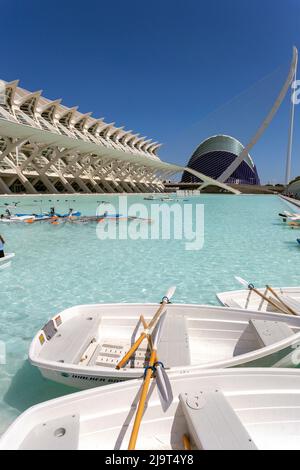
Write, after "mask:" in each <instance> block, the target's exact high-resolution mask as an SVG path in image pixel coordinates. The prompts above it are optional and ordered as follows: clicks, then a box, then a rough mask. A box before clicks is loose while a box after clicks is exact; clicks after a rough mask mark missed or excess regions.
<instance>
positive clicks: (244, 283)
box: [234, 276, 250, 288]
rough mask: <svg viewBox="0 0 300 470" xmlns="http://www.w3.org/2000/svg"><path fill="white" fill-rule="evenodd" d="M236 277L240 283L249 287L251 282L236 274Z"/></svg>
mask: <svg viewBox="0 0 300 470" xmlns="http://www.w3.org/2000/svg"><path fill="white" fill-rule="evenodd" d="M234 277H235V279H236V280H237V282H239V283H240V284H242V286H245V287H247V288H248V287H249V284H250V283H249V282H247V281H245V279H243V278H242V277H239V276H234Z"/></svg>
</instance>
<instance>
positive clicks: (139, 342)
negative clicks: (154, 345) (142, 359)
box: [116, 333, 147, 369]
mask: <svg viewBox="0 0 300 470" xmlns="http://www.w3.org/2000/svg"><path fill="white" fill-rule="evenodd" d="M146 336H147V335H146V333H142V334H141V336H140V337H139V339H138V340H137V341H136V342H135V343H134V345H133V346H132V347H131V348H130V350H129V351H128V353H127V354H125V356H124V357H123V359H122V360H121V361H120V362H119V364H118V365H117V366H116V369H122V367H124V366H125V364H126V363H127V362H128V361H129V359H130V358H131V356H132V355H133V354H134V353H135V351H136V350H137V349H138V347H139V345H140V344H141V343H142V342H143V341H144V339H145V338H146Z"/></svg>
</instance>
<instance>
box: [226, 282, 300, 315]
mask: <svg viewBox="0 0 300 470" xmlns="http://www.w3.org/2000/svg"><path fill="white" fill-rule="evenodd" d="M257 290H258V291H259V292H260V293H261V294H263V295H265V296H266V297H268V298H271V299H272V300H273V301H274V300H275V301H276V299H274V296H273V295H272V294H271V295H270V293H268V291H267V290H266V289H257ZM273 290H274V292H275V293H276V294H277V295H278V296H279V297H280V298H281V299H282V300H283V301H284V303H285V304H286V305H288V306H289V307H290V308H292V309H293V310H294V311H295V312H296V313H297V314H299V315H300V287H278V288H273ZM217 298H218V300H219V302H220V303H221V304H222V305H224V306H225V307H230V308H243V309H247V310H257V311H259V312H274V311H276V312H280V311H282V310H281V309H280V304H279V303H278V302H277V303H278V309H277V310H276V309H275V307H274V306H273V305H271V304H270V303H268V302H267V301H266V300H264V299H262V298H261V297H259V296H258V295H257V294H256V293H255V292H254V291H253V290H249V289H244V290H236V291H229V292H222V293H220V294H217Z"/></svg>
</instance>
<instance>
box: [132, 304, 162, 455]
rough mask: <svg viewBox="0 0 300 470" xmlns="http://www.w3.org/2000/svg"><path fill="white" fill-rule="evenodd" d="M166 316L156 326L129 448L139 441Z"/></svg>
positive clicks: (133, 447)
mask: <svg viewBox="0 0 300 470" xmlns="http://www.w3.org/2000/svg"><path fill="white" fill-rule="evenodd" d="M165 316H166V313H165V314H164V315H162V316H161V317H160V319H159V321H158V323H157V326H156V332H155V335H154V336H155V337H154V339H153V349H152V352H151V357H150V361H149V365H148V368H147V370H146V374H145V378H144V383H143V387H142V391H141V396H140V401H139V404H138V408H137V412H136V415H135V420H134V425H133V429H132V433H131V437H130V441H129V446H128V450H134V449H135V446H136V441H137V438H138V433H139V430H140V426H141V422H142V418H143V414H144V410H145V404H146V400H147V395H148V390H149V386H150V381H151V377H152V375H153V366H154V364H155V362H156V360H157V347H158V344H159V340H160V337H161V332H162V326H163V322H164V319H165Z"/></svg>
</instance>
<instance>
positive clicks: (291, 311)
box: [266, 286, 298, 316]
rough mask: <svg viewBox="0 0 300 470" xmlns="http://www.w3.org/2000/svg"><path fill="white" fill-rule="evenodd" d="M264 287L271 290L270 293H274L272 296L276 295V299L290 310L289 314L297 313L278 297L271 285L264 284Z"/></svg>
mask: <svg viewBox="0 0 300 470" xmlns="http://www.w3.org/2000/svg"><path fill="white" fill-rule="evenodd" d="M266 288H267V289H268V290H269V291H270V292H271V294H273V295H274V297H276V299H277V300H278V301H279V302H280V303H281V304H282V305H283V306H284V307H285V308H286V309H287V310H288V311H289V312H290V314H291V315H296V316H298V315H297V313H296V312H295V310H293V309H292V308H291V307H289V306H288V305H287V304H286V303H285V302H284V301H283V300H282V299H281V298H280V297H279V295H278V294H277V293H276V292H275V291H274V289H272V287H271V286H266Z"/></svg>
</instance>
